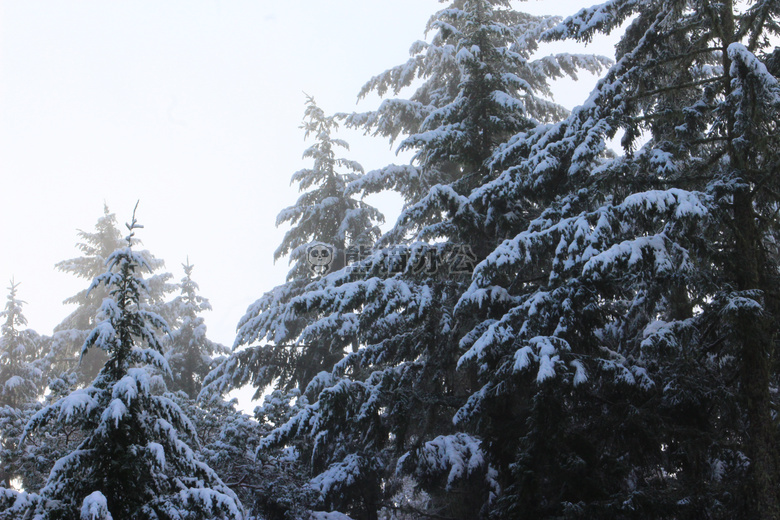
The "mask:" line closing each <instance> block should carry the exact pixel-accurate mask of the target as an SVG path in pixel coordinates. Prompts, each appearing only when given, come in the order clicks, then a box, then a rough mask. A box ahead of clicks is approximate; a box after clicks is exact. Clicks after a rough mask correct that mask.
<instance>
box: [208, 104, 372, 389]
mask: <svg viewBox="0 0 780 520" xmlns="http://www.w3.org/2000/svg"><path fill="white" fill-rule="evenodd" d="M302 128H303V129H304V131H305V137H307V138H309V137H313V138H314V139H315V143H314V144H313V145H312V146H310V147H309V148H307V149H306V151H305V152H304V153H303V156H304V158H310V159H312V160H313V162H314V164H313V166H312V168H305V169H303V170H300V171H298V172H296V173H294V174H293V176H292V179H291V182H293V183H295V182H297V183H298V187H299V189H300V190H301V191H304V194H303V195H301V197H300V198H299V199H298V200H297V202H296V203H295V205H293V206H290V207H288V208H286V209H284V210H282V212H281V213H279V216H278V217H277V220H276V224H277V225H281V224H283V223H286V222H289V223H290V224H291V225H292V227H291V229H290V230H289V231H288V232H287V233H286V234H285V236H284V239H283V240H282V243H281V245H280V246H279V248H278V249H277V250H276V252H275V253H274V259H276V260H278V259H279V258H281V257H282V256H284V255H289V260H290V263H291V264H292V268H291V269H290V272H289V273H288V276H287V279H288V282H287V283H285V284H284V285H281V286H279V287H276V288H274V289H273V290H272V291H269V292H268V293H266V294H265V295H263V297H262V298H260V299H259V300H258V301H256V302H255V303H254V304H253V305H252V306H250V308H249V309H248V310H247V313H246V314H245V315H244V317H243V318H242V319H241V321H240V323H239V331H238V336H237V337H236V342H235V345H234V349H238V348H239V347H242V346H244V345H252V346H251V347H249V348H245V349H242V350H236V352H235V353H234V354H233V355H232V356H231V357H230V358H229V359H228V360H226V361H225V362H224V363H223V364H222V365H220V367H218V368H217V369H216V370H215V371H214V373H212V374H211V376H209V380H210V381H213V383H212V388H211V389H210V391H219V392H225V391H227V390H229V389H230V388H240V387H241V386H243V385H245V384H247V383H251V384H252V385H253V386H254V387H255V388H256V389H257V393H256V397H259V396H260V395H261V394H262V392H263V390H264V389H265V388H267V387H269V386H270V385H271V384H272V383H274V382H275V381H277V384H278V385H279V386H280V387H281V388H283V389H286V390H291V389H293V388H298V389H299V391H302V390H304V389H305V388H306V385H308V383H309V381H311V379H312V378H313V377H314V376H315V375H316V374H317V372H319V371H320V370H323V369H329V368H330V367H332V366H333V364H334V363H335V362H337V361H339V360H340V359H341V357H342V349H343V345H342V343H341V340H339V339H335V338H330V337H329V336H328V335H327V334H320V335H313V336H310V337H307V338H302V337H299V334H300V331H301V330H302V328H303V326H305V324H306V323H307V320H306V319H302V318H301V319H298V318H297V317H295V316H293V315H292V314H291V313H287V311H285V310H284V309H286V308H287V306H288V305H289V303H290V301H291V300H292V299H293V298H294V297H295V296H297V295H299V294H301V293H302V292H303V291H304V288H305V287H306V286H307V285H308V284H309V283H310V282H312V280H313V279H315V278H317V277H318V276H319V274H318V273H316V272H312V269H311V263H310V259H309V258H308V253H309V252H310V251H311V248H312V247H314V246H317V245H324V246H331V248H332V249H331V250H330V251H331V253H332V254H333V256H334V258H333V259H332V262H331V264H330V266H329V267H330V270H331V271H335V270H337V265H338V264H339V263H340V264H341V266H343V264H344V262H345V257H344V252H345V249H346V248H347V246H354V247H358V246H360V245H366V244H367V245H369V246H370V245H372V244H373V242H374V241H375V240H376V238H377V237H378V235H379V229H378V228H377V225H376V224H377V223H378V222H381V221H383V217H382V215H381V214H380V213H379V212H378V211H377V210H376V209H375V208H373V207H371V206H370V205H368V204H366V203H365V202H362V201H359V200H355V199H354V198H352V197H349V196H347V195H345V189H346V186H347V185H348V184H349V183H350V182H354V181H356V180H357V179H358V178H359V177H360V176H361V174H362V173H363V168H362V166H360V165H359V164H358V163H356V162H354V161H351V160H349V159H344V158H337V157H336V148H345V149H348V148H349V146H348V144H347V143H346V142H344V141H342V140H340V139H336V138H335V137H333V136H332V132H333V131H334V130H335V129H337V128H338V125H337V123H336V121H335V120H334V118H333V117H329V116H326V115H325V113H324V112H323V111H322V109H321V108H319V107H318V106H317V104H316V103H315V102H314V99H313V98H311V97H308V98H307V102H306V112H305V116H304V121H303V124H302ZM285 313H286V314H285ZM283 321H284V323H285V325H283V327H285V328H287V329H288V330H287V331H285V332H284V333H282V332H281V331H279V332H278V333H277V332H276V331H275V329H276V328H277V327H278V326H279V324H281V323H282V322H283ZM263 341H268V342H269V344H267V345H253V344H256V343H260V342H263Z"/></svg>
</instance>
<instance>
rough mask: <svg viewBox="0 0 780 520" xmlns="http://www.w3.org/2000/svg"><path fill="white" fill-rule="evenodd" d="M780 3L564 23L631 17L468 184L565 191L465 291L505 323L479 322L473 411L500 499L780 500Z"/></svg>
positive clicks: (753, 513)
mask: <svg viewBox="0 0 780 520" xmlns="http://www.w3.org/2000/svg"><path fill="white" fill-rule="evenodd" d="M778 14H780V11H778V6H777V4H776V2H753V3H751V4H750V5H737V4H735V3H733V2H731V1H726V2H720V3H717V4H709V3H706V2H705V3H696V2H684V1H680V2H661V1H657V2H656V1H650V2H636V1H633V0H614V1H611V2H607V3H605V4H601V5H598V6H594V7H592V8H587V9H583V10H582V11H580V12H579V13H578V14H577V15H575V16H573V17H571V18H569V19H567V20H566V21H565V22H564V23H562V24H560V25H558V26H557V27H555V28H553V29H552V30H550V31H548V32H547V33H546V34H545V37H546V38H550V39H558V38H574V39H577V40H580V41H588V40H590V38H592V37H593V35H594V34H595V33H596V32H599V31H604V32H609V31H611V30H614V29H615V28H616V27H618V26H619V25H620V24H621V23H622V22H623V21H625V20H626V19H628V18H633V20H632V22H631V24H630V25H629V26H628V29H627V30H626V33H625V34H624V35H623V37H622V39H621V41H620V43H619V44H618V46H617V63H616V64H615V65H614V66H613V67H612V68H611V69H610V71H609V72H608V73H607V75H606V77H605V78H603V79H602V80H601V81H600V82H599V84H598V85H597V87H596V89H595V90H594V92H593V93H592V94H591V96H590V98H589V99H588V101H587V102H586V103H585V104H584V105H582V106H581V107H578V108H577V109H575V110H574V112H573V113H572V114H571V116H570V117H569V118H567V119H566V120H565V121H564V122H562V123H560V124H557V125H553V126H550V127H545V128H540V129H538V130H537V131H533V132H529V133H528V134H526V135H525V136H523V138H522V139H516V140H514V141H513V142H512V143H511V145H510V146H507V147H505V149H504V150H503V151H502V154H501V156H500V157H497V160H496V164H497V167H499V165H500V166H501V167H503V168H504V171H503V173H501V175H499V176H498V177H497V179H496V180H495V181H492V182H491V183H489V184H487V185H486V186H484V187H482V188H480V189H478V190H475V191H474V192H473V193H472V194H471V196H470V200H472V201H473V202H474V204H475V205H476V206H477V207H482V208H484V209H482V211H484V212H488V213H489V212H490V211H492V210H493V209H494V208H495V209H496V210H501V209H502V208H503V207H505V206H504V204H505V202H504V201H505V200H518V199H521V198H524V197H531V196H533V195H534V194H541V195H542V196H543V197H544V199H542V200H545V199H546V200H547V203H546V208H544V210H543V211H540V213H539V215H538V217H537V218H535V219H533V220H532V221H531V222H530V224H529V225H527V226H525V227H524V228H519V229H517V231H516V232H515V233H514V234H513V236H512V237H511V238H510V239H508V240H506V241H505V242H503V243H502V244H501V245H500V246H499V247H497V248H496V249H495V251H494V252H492V253H491V254H490V255H489V256H488V257H487V258H486V260H485V261H484V262H482V263H481V264H480V266H479V267H478V268H477V270H476V272H475V274H474V277H473V282H472V286H471V288H470V289H469V290H468V291H467V293H466V294H465V295H464V296H463V297H462V298H461V301H460V303H459V307H458V315H460V314H461V313H462V315H464V316H473V315H474V313H479V314H480V315H481V316H482V317H484V318H486V320H487V321H485V323H484V324H483V325H481V326H480V327H477V328H475V329H474V330H473V331H472V332H471V333H470V334H469V335H467V336H466V337H465V338H464V341H463V346H464V347H465V348H467V349H468V350H467V352H466V353H465V354H464V356H463V357H462V358H461V360H460V366H461V367H462V368H464V369H465V368H467V367H475V368H477V369H478V370H479V377H480V384H481V388H480V390H479V391H478V392H475V393H474V394H473V395H472V396H471V398H470V400H469V402H468V403H467V404H466V406H464V407H463V408H462V409H461V410H460V411H459V414H458V416H457V417H456V419H457V420H458V421H459V424H471V425H473V426H474V427H475V428H477V432H479V434H480V435H481V436H482V437H483V438H484V439H487V440H488V443H487V445H488V449H487V451H488V453H489V456H490V458H491V459H492V460H494V461H496V467H497V470H498V473H499V482H500V483H501V485H502V487H503V488H504V492H503V496H502V497H501V499H500V500H498V501H497V505H496V508H495V514H496V516H497V517H505V516H508V515H511V516H518V517H519V516H529V517H534V518H561V517H566V518H593V517H598V518H648V517H653V518H674V519H680V518H702V517H707V518H773V519H774V518H780V511H779V510H778V498H777V497H778V495H777V483H778V458H777V457H778V455H777V452H776V448H775V445H776V442H777V435H778V432H777V427H776V425H773V424H772V414H773V412H772V410H773V409H774V408H775V407H776V406H777V403H776V399H775V398H774V397H773V394H772V390H771V389H772V388H773V387H774V386H775V385H776V384H777V370H776V364H775V363H776V357H775V356H776V354H775V344H776V338H777V324H778V323H780V320H778V318H780V316H778V307H777V295H776V294H775V292H774V290H773V289H772V288H773V287H775V286H776V284H777V273H778V266H777V261H778V256H777V254H776V244H777V232H778V226H777V218H776V208H777V207H778V200H777V198H776V193H777V190H776V187H775V184H776V181H775V180H774V177H773V176H772V174H771V172H772V171H773V170H774V168H775V166H776V164H778V156H777V151H776V150H777V149H778V148H777V144H778V143H777V142H776V141H777V139H778V137H777V135H778V134H777V131H776V127H777V120H778V109H779V108H780V87H779V86H778V81H777V77H776V76H773V75H772V74H771V73H770V72H769V71H768V70H767V67H766V65H765V64H764V62H765V61H766V62H770V58H771V54H768V49H769V45H770V44H769V35H771V34H777V30H778ZM619 132H622V134H623V136H622V141H621V142H622V145H623V148H624V154H623V155H620V156H617V155H615V154H610V153H609V152H608V150H607V148H606V141H607V139H609V138H612V137H614V136H615V135H617V134H618V133H619ZM643 135H644V139H640V137H642V136H643ZM642 141H645V142H642Z"/></svg>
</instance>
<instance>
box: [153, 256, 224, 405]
mask: <svg viewBox="0 0 780 520" xmlns="http://www.w3.org/2000/svg"><path fill="white" fill-rule="evenodd" d="M182 267H183V268H184V278H182V279H181V283H180V284H179V287H180V290H181V294H180V295H179V296H177V297H176V298H174V300H173V301H172V302H171V303H170V305H169V306H170V308H171V310H172V313H173V314H174V315H175V316H176V317H177V322H176V324H175V325H174V327H173V330H171V334H170V340H169V347H168V348H167V350H166V351H165V358H166V359H167V360H168V366H170V369H171V374H172V375H173V379H172V380H171V382H170V384H169V385H168V389H169V390H171V391H174V392H175V391H182V392H184V393H185V394H187V396H188V397H189V398H190V399H195V398H196V397H197V396H198V394H199V393H200V390H201V387H202V385H203V379H204V378H205V377H206V375H207V374H208V373H209V371H210V370H211V369H212V368H213V364H214V361H213V359H212V357H213V356H214V355H216V354H226V353H228V349H227V348H226V347H224V346H222V345H220V344H219V343H215V342H213V341H211V340H210V339H208V338H207V337H206V324H205V323H204V320H203V318H202V317H200V316H199V314H200V313H201V312H203V311H209V310H211V304H210V303H209V301H208V300H207V299H206V298H204V297H203V296H201V295H199V294H198V284H197V283H195V281H194V280H193V279H192V270H193V267H194V266H193V265H192V264H190V263H189V261H188V262H187V263H186V264H183V265H182Z"/></svg>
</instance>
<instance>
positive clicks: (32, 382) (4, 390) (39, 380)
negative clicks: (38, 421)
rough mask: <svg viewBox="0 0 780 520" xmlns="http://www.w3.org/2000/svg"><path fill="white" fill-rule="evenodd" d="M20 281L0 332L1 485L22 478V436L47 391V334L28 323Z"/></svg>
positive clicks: (3, 314) (11, 292)
mask: <svg viewBox="0 0 780 520" xmlns="http://www.w3.org/2000/svg"><path fill="white" fill-rule="evenodd" d="M18 287H19V284H18V283H14V281H13V280H12V281H11V285H10V287H8V291H9V294H8V300H7V302H6V305H5V310H3V311H2V312H0V319H2V320H3V324H2V330H1V332H0V485H1V486H3V487H9V486H10V485H11V481H12V480H13V479H15V478H19V477H20V476H21V474H20V466H21V465H22V462H21V459H22V457H23V454H22V453H21V452H20V450H19V449H18V441H19V436H20V435H21V433H22V430H23V428H24V425H25V423H26V422H27V420H28V419H29V418H30V416H31V414H32V413H34V411H35V409H36V407H37V405H38V398H39V397H41V396H42V395H43V389H44V386H45V385H44V380H43V369H42V357H43V350H44V348H45V346H46V342H45V338H43V337H41V336H40V335H38V333H36V332H35V331H34V330H31V329H27V328H25V329H23V328H22V327H26V325H27V318H25V316H24V314H23V312H22V306H23V304H24V302H23V301H22V300H19V299H18V298H17V288H18Z"/></svg>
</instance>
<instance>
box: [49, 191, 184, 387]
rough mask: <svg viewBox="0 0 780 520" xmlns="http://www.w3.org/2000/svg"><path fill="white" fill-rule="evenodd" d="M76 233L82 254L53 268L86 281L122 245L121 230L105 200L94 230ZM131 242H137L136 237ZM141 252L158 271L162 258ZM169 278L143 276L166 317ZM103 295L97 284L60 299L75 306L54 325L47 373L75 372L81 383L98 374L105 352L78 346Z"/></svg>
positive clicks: (101, 269)
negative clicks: (48, 371)
mask: <svg viewBox="0 0 780 520" xmlns="http://www.w3.org/2000/svg"><path fill="white" fill-rule="evenodd" d="M78 235H79V238H80V239H81V240H82V241H81V242H79V243H78V244H77V245H76V247H77V248H78V249H79V250H80V251H81V253H82V256H80V257H77V258H71V259H69V260H63V261H62V262H58V263H57V265H56V268H57V269H58V270H59V271H63V272H66V273H70V274H73V275H75V276H77V277H79V278H83V279H85V280H89V281H92V280H93V279H94V278H95V277H97V276H100V275H101V274H102V273H103V272H104V271H105V265H106V261H107V260H108V257H109V256H110V255H111V254H112V253H113V252H114V251H116V250H117V249H120V248H122V247H124V246H125V243H124V241H123V238H122V233H121V230H120V229H119V228H118V227H117V222H116V216H115V215H114V213H111V212H110V211H109V209H108V206H107V205H105V204H104V206H103V215H102V216H101V217H100V218H99V219H98V221H97V223H96V224H95V230H94V231H93V232H88V231H81V230H80V231H79V233H78ZM134 245H137V240H136V242H135V243H134ZM141 254H142V255H143V256H144V257H145V258H146V262H147V264H148V265H149V266H151V268H152V270H153V271H158V270H159V269H161V268H162V267H163V266H164V262H163V261H162V260H160V259H157V258H155V257H154V256H153V255H152V254H151V253H149V252H148V251H143V252H141ZM170 278H171V275H170V273H158V274H153V275H152V276H150V277H149V278H148V279H147V285H148V287H149V294H148V296H147V297H148V301H149V303H150V304H152V305H154V306H155V307H156V310H157V311H158V313H161V314H165V316H164V317H165V318H166V319H170V318H171V316H170V315H168V313H166V312H165V311H164V305H163V300H164V299H165V295H166V294H167V293H169V292H171V290H172V289H173V287H172V286H171V284H169V283H168V280H169V279H170ZM107 296H108V292H107V289H106V287H105V286H98V287H94V288H91V289H84V290H82V291H79V292H78V293H77V294H75V295H73V296H71V297H69V298H67V299H66V300H65V301H64V303H65V304H70V305H77V307H76V309H75V310H73V312H71V313H70V314H69V315H68V316H67V317H66V318H65V319H64V320H62V322H61V323H60V324H59V325H57V326H56V327H55V328H54V335H53V338H52V348H51V350H50V352H49V353H48V357H49V360H48V364H49V367H50V368H49V369H50V370H51V374H50V377H61V376H64V380H65V381H70V380H71V379H74V377H73V376H74V375H75V381H76V383H77V384H81V385H84V384H88V383H89V382H91V381H92V380H93V379H94V378H95V376H96V375H97V374H98V372H99V371H100V369H101V367H102V366H103V364H104V363H105V361H106V357H105V353H104V352H103V351H102V350H100V349H92V350H91V351H89V352H88V353H86V354H82V353H81V347H82V345H83V344H84V340H85V339H86V337H87V335H88V334H89V332H90V331H91V330H92V329H93V328H94V327H95V326H96V325H97V319H98V318H97V316H98V313H99V311H100V308H101V306H102V304H103V299H104V298H106V297H107Z"/></svg>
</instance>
